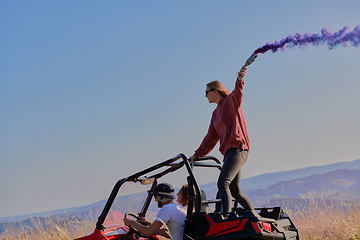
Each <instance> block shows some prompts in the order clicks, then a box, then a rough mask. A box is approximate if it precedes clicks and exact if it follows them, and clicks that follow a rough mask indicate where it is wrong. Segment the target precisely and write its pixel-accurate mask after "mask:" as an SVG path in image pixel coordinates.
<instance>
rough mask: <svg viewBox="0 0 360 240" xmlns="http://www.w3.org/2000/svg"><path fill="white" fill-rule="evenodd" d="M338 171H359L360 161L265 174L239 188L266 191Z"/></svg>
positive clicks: (211, 186) (213, 185) (208, 187)
mask: <svg viewBox="0 0 360 240" xmlns="http://www.w3.org/2000/svg"><path fill="white" fill-rule="evenodd" d="M338 169H360V159H358V160H355V161H352V162H339V163H333V164H328V165H323V166H315V167H306V168H300V169H295V170H289V171H282V172H275V173H265V174H261V175H257V176H255V177H250V178H244V179H242V180H241V188H242V189H251V190H256V189H266V188H268V187H270V186H272V185H274V184H276V183H278V182H281V181H287V180H292V179H296V178H303V177H308V176H310V175H313V174H323V173H327V172H330V171H334V170H338ZM216 188H217V187H216V182H213V183H208V184H206V185H203V186H202V189H204V191H210V190H213V189H216Z"/></svg>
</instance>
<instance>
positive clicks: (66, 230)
mask: <svg viewBox="0 0 360 240" xmlns="http://www.w3.org/2000/svg"><path fill="white" fill-rule="evenodd" d="M30 222H31V224H29V225H31V227H30V226H28V225H26V224H24V223H22V222H20V223H19V224H18V225H14V224H9V225H8V226H7V227H6V230H5V232H4V233H3V234H1V235H0V240H45V239H46V240H47V239H54V240H55V239H56V240H72V239H74V238H77V237H80V236H85V235H88V234H90V233H92V232H93V230H94V223H93V222H90V221H87V220H84V221H79V220H76V219H70V220H69V219H67V220H64V219H56V218H51V217H45V218H44V219H39V218H33V217H31V218H30Z"/></svg>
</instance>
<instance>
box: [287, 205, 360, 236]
mask: <svg viewBox="0 0 360 240" xmlns="http://www.w3.org/2000/svg"><path fill="white" fill-rule="evenodd" d="M308 201H309V205H308V206H307V207H305V208H303V209H298V210H296V211H288V213H289V215H290V217H291V220H292V221H293V222H294V224H295V226H296V227H297V229H298V230H299V233H300V237H301V240H350V239H354V240H356V239H357V240H359V239H360V210H359V206H358V205H357V204H353V203H342V204H341V205H334V204H332V203H328V202H326V200H322V201H320V202H319V201H312V200H308Z"/></svg>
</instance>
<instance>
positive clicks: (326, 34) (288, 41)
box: [254, 25, 360, 53]
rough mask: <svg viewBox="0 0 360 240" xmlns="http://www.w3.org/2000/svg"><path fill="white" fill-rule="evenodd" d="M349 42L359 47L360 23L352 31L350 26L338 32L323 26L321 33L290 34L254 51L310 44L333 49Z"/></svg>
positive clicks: (275, 49) (263, 51) (261, 51)
mask: <svg viewBox="0 0 360 240" xmlns="http://www.w3.org/2000/svg"><path fill="white" fill-rule="evenodd" d="M349 44H351V45H352V46H354V47H359V45H360V25H357V26H356V27H355V28H354V30H352V31H349V27H348V26H346V27H344V28H342V29H341V30H339V31H337V32H333V31H332V30H331V29H329V28H323V29H322V30H321V33H320V34H311V33H306V34H301V33H296V34H294V35H293V36H291V35H289V36H287V37H286V38H284V39H281V40H279V41H276V42H274V43H267V44H265V45H264V46H262V47H259V48H258V49H256V50H255V51H254V53H266V52H267V51H269V50H271V51H272V52H276V51H278V50H285V49H289V48H294V47H300V48H301V47H306V46H308V45H314V46H318V45H327V46H328V48H329V49H330V50H331V49H334V48H336V47H337V46H349Z"/></svg>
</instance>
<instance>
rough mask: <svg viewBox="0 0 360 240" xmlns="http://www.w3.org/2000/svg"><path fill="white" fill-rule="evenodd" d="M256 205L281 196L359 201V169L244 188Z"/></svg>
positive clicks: (342, 170) (341, 170)
mask: <svg viewBox="0 0 360 240" xmlns="http://www.w3.org/2000/svg"><path fill="white" fill-rule="evenodd" d="M244 192H245V193H246V194H247V195H248V197H250V199H252V201H253V202H254V203H255V204H256V203H257V204H258V205H261V204H263V203H266V202H268V201H269V200H274V199H281V198H287V199H290V198H304V199H308V198H327V199H337V200H346V201H354V202H359V201H360V169H339V170H335V171H331V172H328V173H325V174H313V175H311V176H308V177H305V178H298V179H293V180H289V181H281V182H278V183H276V184H274V185H273V186H270V187H268V188H266V189H257V190H245V191H244Z"/></svg>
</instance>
